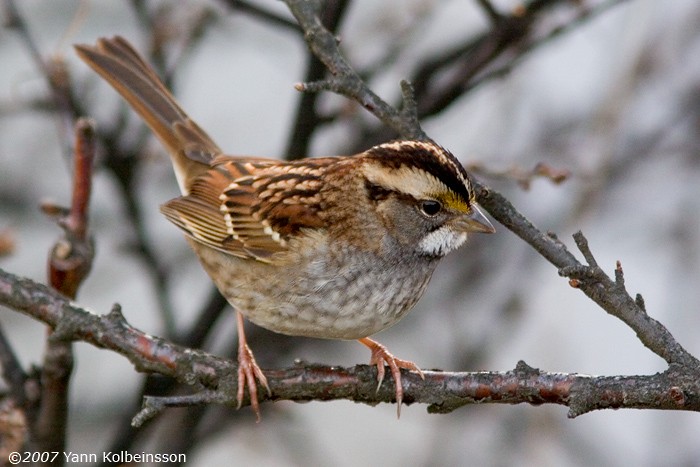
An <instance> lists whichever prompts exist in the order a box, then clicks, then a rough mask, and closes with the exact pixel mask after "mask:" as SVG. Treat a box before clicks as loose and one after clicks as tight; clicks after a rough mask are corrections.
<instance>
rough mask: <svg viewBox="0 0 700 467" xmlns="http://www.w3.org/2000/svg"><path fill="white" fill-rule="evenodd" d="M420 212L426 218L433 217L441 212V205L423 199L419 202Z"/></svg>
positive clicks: (431, 200)
mask: <svg viewBox="0 0 700 467" xmlns="http://www.w3.org/2000/svg"><path fill="white" fill-rule="evenodd" d="M420 210H421V212H422V213H423V214H425V215H426V216H430V217H433V216H435V215H437V214H438V213H439V212H440V210H442V204H440V202H439V201H435V200H434V199H424V200H423V201H421V202H420Z"/></svg>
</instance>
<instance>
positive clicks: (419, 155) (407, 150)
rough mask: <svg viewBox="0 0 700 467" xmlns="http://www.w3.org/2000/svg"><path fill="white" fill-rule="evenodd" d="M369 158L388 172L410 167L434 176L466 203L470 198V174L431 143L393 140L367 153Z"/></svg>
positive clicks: (447, 153)
mask: <svg viewBox="0 0 700 467" xmlns="http://www.w3.org/2000/svg"><path fill="white" fill-rule="evenodd" d="M367 155H368V156H369V157H371V158H374V159H377V160H381V163H382V164H383V165H385V166H387V167H389V168H391V169H397V170H398V169H400V168H401V167H402V166H413V167H416V168H417V169H420V170H424V171H425V172H427V173H429V174H431V175H433V176H435V177H436V178H438V179H439V180H440V181H442V182H443V183H444V184H445V185H446V186H447V187H448V188H449V189H450V190H452V191H454V192H455V193H457V194H458V195H459V196H461V197H462V198H463V199H464V201H465V202H466V203H467V204H469V203H470V201H471V198H472V194H471V185H470V183H469V175H468V174H467V171H466V170H465V169H464V167H463V166H462V164H460V162H459V161H458V160H457V158H456V157H455V156H453V155H452V154H451V153H450V152H449V151H448V150H446V149H444V148H443V147H442V146H440V145H438V144H436V143H433V142H424V141H395V142H392V143H386V144H382V145H379V146H375V147H373V148H371V149H369V150H368V151H367Z"/></svg>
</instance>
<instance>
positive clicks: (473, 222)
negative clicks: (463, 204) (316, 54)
mask: <svg viewBox="0 0 700 467" xmlns="http://www.w3.org/2000/svg"><path fill="white" fill-rule="evenodd" d="M458 225H459V227H460V228H461V229H463V230H464V231H465V232H479V233H494V232H495V231H496V229H494V228H493V225H491V222H489V220H488V219H487V218H486V216H484V213H482V212H481V209H479V206H478V205H477V204H476V203H474V204H472V206H471V212H469V214H467V215H465V216H463V217H461V218H460V219H459V220H458Z"/></svg>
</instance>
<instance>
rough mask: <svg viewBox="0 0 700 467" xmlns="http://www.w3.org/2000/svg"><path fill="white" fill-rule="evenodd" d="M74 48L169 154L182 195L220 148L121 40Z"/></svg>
mask: <svg viewBox="0 0 700 467" xmlns="http://www.w3.org/2000/svg"><path fill="white" fill-rule="evenodd" d="M75 49H76V51H77V53H78V55H79V56H80V58H82V59H83V60H84V61H85V62H86V63H87V64H88V65H90V67H91V68H93V69H94V70H95V71H96V72H97V73H98V74H99V75H100V76H102V77H103V78H104V79H105V80H106V81H107V82H108V83H109V84H111V85H112V87H113V88H114V89H115V90H116V91H117V92H119V94H121V95H122V97H124V99H126V101H127V102H128V103H129V105H131V107H132V108H133V109H134V110H135V111H136V112H137V113H138V114H139V115H140V116H141V117H142V118H143V119H144V121H145V122H146V124H147V125H148V126H149V127H150V128H151V130H152V131H153V132H154V133H155V134H156V136H157V137H158V139H160V141H161V142H162V143H163V145H164V146H165V147H166V149H167V150H168V153H169V154H170V156H171V159H172V162H173V166H174V169H175V174H176V176H177V179H178V183H179V184H180V188H181V190H182V192H183V193H188V192H189V189H190V186H191V185H192V183H193V181H194V180H195V179H196V178H197V177H198V176H200V175H201V174H203V173H204V172H206V170H207V169H208V168H209V166H210V163H211V162H212V160H213V159H214V157H216V156H217V155H219V154H221V150H220V149H219V147H218V146H217V145H216V143H214V141H213V140H212V139H211V138H210V137H209V136H208V135H207V134H206V133H205V132H204V130H202V129H201V128H200V127H199V126H198V125H197V124H196V123H195V122H194V121H192V120H191V119H190V118H189V117H188V115H187V114H186V113H185V111H184V110H182V108H181V107H180V106H179V104H178V103H177V101H176V100H175V98H174V97H173V95H172V94H171V93H170V91H168V89H167V88H166V87H165V85H164V84H163V82H162V81H161V80H160V78H158V75H156V73H155V71H154V70H153V68H152V67H151V66H150V65H149V64H148V63H146V61H145V60H144V59H143V58H142V57H141V56H140V55H139V54H138V52H136V51H135V50H134V49H133V48H132V47H131V45H130V44H129V43H128V42H127V41H126V40H125V39H123V38H122V37H119V36H116V37H114V38H112V39H106V38H103V39H100V40H98V42H97V45H95V46H90V45H76V46H75Z"/></svg>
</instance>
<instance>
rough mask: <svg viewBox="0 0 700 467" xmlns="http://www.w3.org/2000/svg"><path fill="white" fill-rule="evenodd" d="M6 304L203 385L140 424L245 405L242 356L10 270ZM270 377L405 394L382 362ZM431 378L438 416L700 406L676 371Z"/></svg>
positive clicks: (304, 392)
mask: <svg viewBox="0 0 700 467" xmlns="http://www.w3.org/2000/svg"><path fill="white" fill-rule="evenodd" d="M0 303H3V304H5V305H6V306H9V307H11V308H13V309H16V310H18V311H21V312H22V313H24V314H26V315H28V316H31V317H33V318H35V319H37V320H40V321H42V322H44V323H46V324H48V325H50V326H52V327H54V328H58V329H60V330H61V331H60V333H61V336H62V337H63V338H66V339H74V340H81V341H85V342H89V343H91V344H93V345H95V346H97V347H101V348H106V349H110V350H113V351H115V352H118V353H120V354H122V355H124V356H125V357H127V358H128V359H129V360H130V361H131V362H132V364H133V365H134V366H135V368H136V369H137V370H138V371H143V372H158V373H161V374H163V375H166V376H171V377H173V378H176V379H177V380H178V381H180V382H183V383H186V384H189V385H193V386H195V387H196V388H197V389H198V392H197V393H195V394H191V395H188V396H181V397H176V396H173V397H165V398H147V399H146V400H145V401H144V407H143V409H142V411H141V412H140V413H139V414H138V415H137V417H136V418H135V419H134V423H135V424H140V423H143V422H144V421H146V420H148V419H149V418H150V417H152V416H154V415H156V414H157V413H159V412H160V411H161V410H162V409H163V408H165V407H171V406H190V405H199V404H208V403H212V402H215V403H219V404H227V405H232V406H235V405H236V389H237V378H236V371H235V369H236V367H235V363H234V362H232V361H229V360H224V359H221V358H219V357H216V356H214V355H210V354H207V353H205V352H201V351H195V350H191V349H188V348H185V347H182V346H178V345H174V344H172V343H169V342H167V341H165V340H163V339H160V338H157V337H153V336H149V335H148V334H145V333H143V332H142V331H139V330H138V329H135V328H133V327H131V326H130V325H129V324H128V323H127V322H126V321H125V319H124V317H123V315H122V314H121V311H120V310H119V307H118V306H116V307H115V308H114V309H113V310H112V311H111V312H110V313H109V314H108V315H106V316H97V315H95V314H93V313H91V312H90V311H88V310H86V309H84V308H80V307H78V306H76V305H74V304H72V303H70V302H69V301H68V300H67V299H66V298H64V297H62V296H61V295H59V294H57V293H56V292H54V291H52V290H51V289H49V288H48V287H46V286H44V285H41V284H37V283H35V282H33V281H31V280H29V279H22V278H19V277H16V276H14V275H12V274H9V273H7V272H4V271H2V270H0ZM265 373H266V376H267V379H268V383H269V385H270V389H271V390H272V394H271V396H267V395H264V391H261V395H262V398H261V402H262V401H264V400H294V401H308V400H336V399H349V400H353V401H355V402H362V403H366V404H371V405H374V404H377V403H382V402H384V403H387V402H394V398H395V391H394V387H393V381H391V377H390V376H388V377H387V378H386V380H385V381H384V382H383V384H382V385H381V387H380V388H379V389H377V386H376V384H377V383H376V381H377V379H376V378H377V374H376V368H374V367H370V366H368V365H357V366H355V367H352V368H339V367H328V366H322V365H311V364H301V363H298V364H297V365H296V366H295V367H292V368H287V369H282V370H267V371H266V372H265ZM424 376H425V380H423V379H421V378H420V376H419V375H417V374H415V373H409V372H406V373H404V374H403V376H402V381H403V384H404V400H405V402H406V403H408V404H410V403H423V404H428V405H429V407H428V410H429V411H430V412H433V413H446V412H450V411H453V410H455V409H457V408H459V407H461V406H464V405H466V404H471V403H475V402H480V403H484V402H490V403H501V404H519V403H530V404H544V403H553V404H559V405H567V406H569V407H571V409H572V410H571V411H570V416H572V417H574V416H577V415H580V414H583V413H586V412H589V411H591V410H598V409H603V408H654V409H667V410H692V411H700V378H697V377H689V376H688V374H687V373H686V372H679V371H676V370H675V369H673V368H672V369H670V370H669V371H667V372H665V373H662V374H657V375H653V376H627V377H620V376H618V377H593V376H584V375H577V374H559V373H544V372H540V371H539V370H537V369H534V368H531V367H529V366H527V365H526V364H524V363H522V362H521V363H519V364H518V366H517V367H516V368H515V370H513V371H509V372H504V373H500V372H477V373H452V372H442V371H425V372H424ZM601 394H605V397H600V395H601ZM244 404H248V401H247V400H245V401H244Z"/></svg>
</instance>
